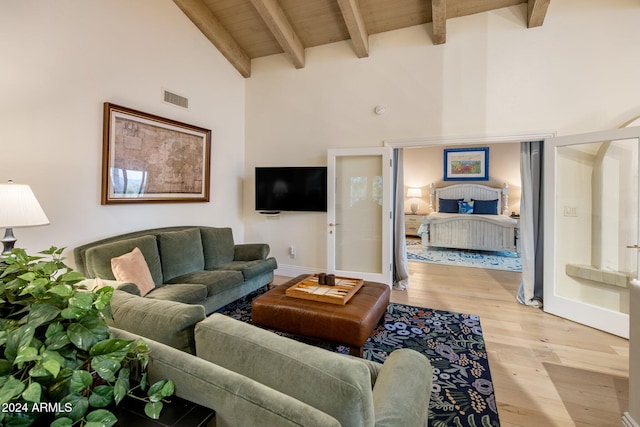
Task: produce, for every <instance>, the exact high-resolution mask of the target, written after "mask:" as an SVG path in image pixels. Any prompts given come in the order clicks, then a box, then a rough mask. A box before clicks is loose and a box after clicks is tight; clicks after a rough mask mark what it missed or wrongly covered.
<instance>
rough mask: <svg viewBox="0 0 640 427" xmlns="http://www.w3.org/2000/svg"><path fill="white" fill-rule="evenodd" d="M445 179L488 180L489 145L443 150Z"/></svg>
mask: <svg viewBox="0 0 640 427" xmlns="http://www.w3.org/2000/svg"><path fill="white" fill-rule="evenodd" d="M443 157H444V180H445V181H488V180H489V147H482V148H451V149H445V150H444V156H443Z"/></svg>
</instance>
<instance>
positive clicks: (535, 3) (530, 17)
mask: <svg viewBox="0 0 640 427" xmlns="http://www.w3.org/2000/svg"><path fill="white" fill-rule="evenodd" d="M550 1H551V0H529V2H528V4H527V9H528V10H527V27H528V28H533V27H540V26H542V24H543V23H544V18H545V16H547V9H548V8H549V3H550Z"/></svg>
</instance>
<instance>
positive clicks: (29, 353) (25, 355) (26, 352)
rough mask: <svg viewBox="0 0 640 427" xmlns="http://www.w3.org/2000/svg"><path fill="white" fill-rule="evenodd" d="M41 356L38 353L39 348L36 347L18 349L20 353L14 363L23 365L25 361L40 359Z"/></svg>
mask: <svg viewBox="0 0 640 427" xmlns="http://www.w3.org/2000/svg"><path fill="white" fill-rule="evenodd" d="M40 358H41V356H40V355H39V354H38V350H37V349H36V348H35V347H26V348H23V349H21V350H20V351H18V355H17V356H16V358H15V360H14V361H13V364H14V365H18V367H21V366H22V364H23V363H25V362H31V361H34V360H39V359H40Z"/></svg>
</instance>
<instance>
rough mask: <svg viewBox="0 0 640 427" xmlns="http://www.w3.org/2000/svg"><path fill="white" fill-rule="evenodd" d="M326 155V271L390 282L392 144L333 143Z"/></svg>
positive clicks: (389, 283)
mask: <svg viewBox="0 0 640 427" xmlns="http://www.w3.org/2000/svg"><path fill="white" fill-rule="evenodd" d="M327 160H328V168H327V181H328V192H327V199H328V203H327V270H328V272H330V273H333V274H336V275H340V276H347V277H358V278H362V279H364V280H369V281H375V282H381V283H386V284H388V285H389V286H391V284H392V276H391V253H392V252H391V230H392V228H391V221H392V219H391V218H392V215H391V189H392V188H393V187H392V180H393V178H392V174H391V170H392V168H391V149H390V148H387V147H377V148H362V149H335V150H333V149H332V150H329V151H328V156H327Z"/></svg>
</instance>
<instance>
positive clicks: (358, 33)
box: [338, 0, 369, 58]
mask: <svg viewBox="0 0 640 427" xmlns="http://www.w3.org/2000/svg"><path fill="white" fill-rule="evenodd" d="M338 6H340V11H341V12H342V17H343V18H344V22H345V24H347V30H349V35H350V36H351V42H352V43H353V48H354V50H355V51H356V55H357V56H358V58H365V57H367V56H369V34H368V33H367V29H366V28H365V26H364V19H362V12H361V11H360V6H358V3H357V0H338Z"/></svg>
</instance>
